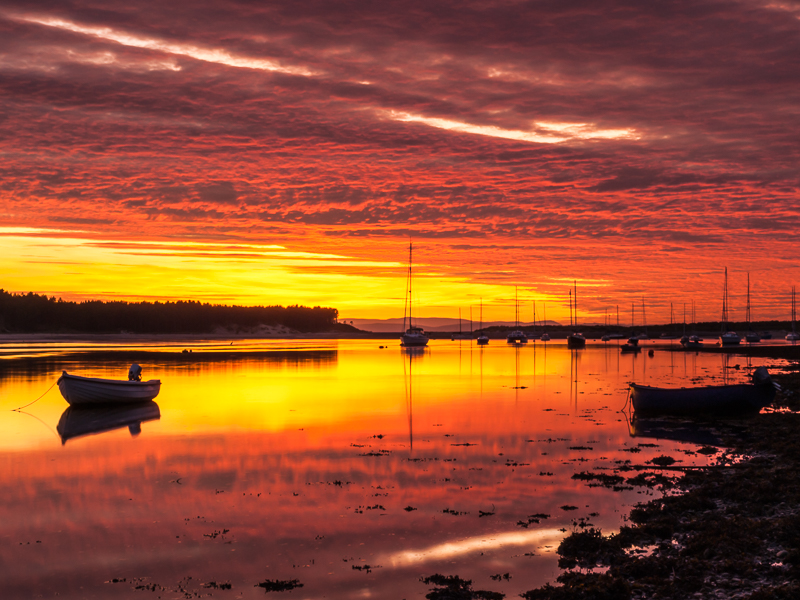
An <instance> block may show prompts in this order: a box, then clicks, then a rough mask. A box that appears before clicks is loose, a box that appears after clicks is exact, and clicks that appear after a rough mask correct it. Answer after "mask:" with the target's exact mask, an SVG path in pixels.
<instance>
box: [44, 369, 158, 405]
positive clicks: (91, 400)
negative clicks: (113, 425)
mask: <svg viewBox="0 0 800 600" xmlns="http://www.w3.org/2000/svg"><path fill="white" fill-rule="evenodd" d="M58 389H59V390H60V391H61V395H62V396H64V399H65V400H66V401H67V402H69V404H70V405H71V406H92V405H104V404H105V405H108V404H133V403H136V402H149V401H150V400H153V399H154V398H155V397H156V396H158V393H159V392H160V391H161V381H159V380H158V379H152V380H150V381H119V380H116V379H98V378H95V377H81V376H79V375H69V374H68V373H67V372H66V371H64V372H63V373H62V374H61V377H59V379H58Z"/></svg>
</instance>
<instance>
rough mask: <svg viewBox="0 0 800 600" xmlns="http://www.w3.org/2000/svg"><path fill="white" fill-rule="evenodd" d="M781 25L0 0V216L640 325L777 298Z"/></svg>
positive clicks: (701, 14) (792, 43)
mask: <svg viewBox="0 0 800 600" xmlns="http://www.w3.org/2000/svg"><path fill="white" fill-rule="evenodd" d="M791 6H792V5H788V4H787V5H771V4H768V3H767V4H762V3H757V2H756V3H741V2H732V1H715V2H711V1H708V2H706V1H700V2H675V3H671V4H669V5H666V6H650V5H642V4H641V3H639V2H623V3H619V2H615V3H600V4H597V3H592V2H578V3H572V4H570V5H569V6H564V5H563V3H557V2H550V1H546V2H506V1H500V0H496V1H489V2H483V3H466V4H465V3H457V4H456V3H454V2H451V1H439V2H435V3H430V2H422V1H421V0H420V1H417V0H410V2H402V3H401V2H393V1H389V2H385V3H380V4H374V3H361V2H357V1H354V2H351V3H347V4H345V5H341V4H339V5H336V6H333V5H330V3H326V2H321V1H316V0H311V1H310V2H307V3H303V4H302V5H297V6H295V5H290V4H287V3H280V2H270V1H267V2H260V3H257V4H253V3H246V2H236V1H232V2H226V3H220V2H216V1H211V0H199V1H198V2H197V3H194V4H193V5H192V6H191V7H184V6H178V5H168V4H165V3H163V2H149V1H145V2H143V3H137V4H136V6H133V5H130V4H129V3H123V2H119V1H117V0H109V2H106V3H104V5H103V8H102V10H100V9H98V8H97V7H96V6H95V5H94V4H91V3H89V2H87V1H86V0H69V1H67V2H55V1H50V0H46V1H45V2H43V3H38V4H37V7H36V9H35V10H36V12H33V11H32V9H31V8H30V6H29V5H28V3H23V2H21V1H18V0H9V1H8V2H7V3H6V5H5V9H4V10H5V13H3V14H4V15H5V16H0V55H2V57H3V60H2V62H0V102H2V103H3V108H4V110H3V113H2V115H0V153H2V157H3V160H2V161H0V199H2V204H0V214H2V218H3V223H4V224H5V225H8V226H15V227H27V228H33V229H36V228H42V227H50V228H56V229H66V230H82V231H85V232H87V233H86V235H89V236H90V237H92V236H93V237H96V238H98V239H104V240H108V239H118V240H119V241H122V242H127V241H129V240H135V241H152V242H154V243H160V242H162V241H171V240H175V239H180V240H190V241H194V242H198V243H207V242H208V243H221V244H226V243H235V244H242V245H245V246H246V245H248V244H254V245H257V244H264V243H266V244H278V245H282V246H285V247H286V248H287V249H288V251H304V252H309V253H311V254H323V255H327V254H330V255H337V256H350V257H355V258H359V259H361V260H365V261H366V260H373V259H375V260H377V261H379V262H386V263H395V262H396V261H397V258H398V256H399V254H398V253H401V254H402V246H403V244H405V243H406V241H407V239H408V237H409V236H411V237H414V238H415V239H418V240H420V242H421V249H420V252H421V256H422V255H423V254H424V252H425V250H423V247H424V246H428V247H429V249H430V250H429V252H430V257H429V259H430V262H431V263H432V264H433V263H435V262H436V260H435V259H438V260H440V261H441V264H439V265H438V267H437V268H438V269H439V270H440V271H441V272H446V273H448V274H449V275H452V276H453V277H459V278H460V277H464V278H473V277H476V275H475V274H476V273H480V274H481V275H480V277H481V278H491V279H492V281H497V282H502V284H504V285H510V284H512V283H522V284H525V283H526V282H527V283H529V284H531V285H533V284H534V282H536V284H537V285H540V286H541V291H542V293H545V292H546V293H548V294H552V295H559V294H562V292H561V291H560V289H559V288H558V284H556V283H551V284H546V283H541V282H547V281H549V282H557V281H559V280H560V279H562V278H566V279H570V278H572V277H574V276H576V275H581V276H585V277H586V278H589V279H603V278H606V277H610V278H611V279H612V280H613V281H614V282H616V283H615V285H614V286H612V287H615V289H617V290H619V294H620V297H621V298H620V300H619V302H620V303H624V302H627V301H629V300H628V298H627V296H631V297H640V296H641V295H642V294H643V293H646V294H647V295H648V297H652V298H653V302H654V303H659V304H660V305H661V306H662V310H664V311H666V310H667V309H666V308H664V307H666V306H667V305H668V302H669V299H668V296H669V295H670V294H672V293H673V292H667V291H665V290H679V293H681V294H684V295H685V294H689V293H694V292H691V288H692V286H689V285H688V284H687V283H686V282H689V281H693V280H694V281H697V280H698V279H699V278H707V277H708V275H707V274H708V273H709V272H712V271H713V270H714V269H719V267H720V265H723V264H728V266H729V267H730V269H731V272H732V273H736V272H739V273H744V272H745V271H751V272H752V273H753V279H754V281H761V282H763V287H764V288H765V289H767V288H769V289H778V288H779V287H780V286H781V285H783V282H785V281H787V280H788V279H792V278H800V271H798V267H797V266H796V265H795V264H794V258H793V257H794V256H795V254H796V252H795V250H794V243H795V240H794V237H795V236H794V231H795V229H796V224H797V223H798V222H800V201H798V197H800V196H799V195H798V192H799V191H800V171H798V169H797V164H798V162H800V142H798V139H800V138H798V136H797V131H800V111H798V110H797V107H798V106H800V90H799V89H798V87H797V85H796V73H797V71H798V69H799V68H800V21H798V19H797V17H796V12H793V10H788V8H791ZM59 235H61V234H59ZM509 241H513V242H514V243H515V244H521V245H522V249H521V250H519V251H515V252H494V251H488V250H487V251H485V252H480V251H477V253H478V254H479V257H475V256H474V254H475V252H476V251H474V250H472V251H468V250H460V249H459V248H460V247H464V246H468V245H472V246H480V247H483V246H485V247H486V248H491V247H503V246H506V245H508V242H509ZM234 253H235V251H234ZM332 268H339V267H332ZM387 268H388V269H391V267H387ZM637 278H638V279H642V280H645V279H647V281H643V282H642V284H641V286H642V289H638V290H637V289H633V288H632V286H630V285H629V284H628V282H629V281H631V280H636V279H637ZM648 281H649V282H648ZM656 282H658V283H656ZM694 287H695V288H696V287H697V286H694ZM701 287H702V288H703V290H704V291H702V292H696V293H701V294H704V295H705V300H704V302H705V303H706V305H707V307H708V310H709V314H710V313H711V311H712V308H713V307H715V306H716V304H718V302H717V300H718V299H717V298H716V296H715V295H714V294H713V292H712V291H708V292H706V291H705V286H701ZM684 290H687V291H684ZM343 293H344V292H343ZM754 293H755V294H756V300H757V301H760V296H759V294H763V295H764V296H763V302H764V306H765V307H769V310H770V311H773V312H774V313H775V314H778V311H779V310H780V306H781V303H782V300H780V299H779V298H778V297H777V296H775V297H773V294H772V292H770V293H767V292H766V291H764V292H762V291H760V290H755V292H754ZM464 301H466V300H464ZM612 302H614V298H613V297H611V296H604V295H602V294H599V293H598V295H597V296H596V297H593V296H591V295H590V296H589V297H587V298H586V304H585V309H586V310H590V309H591V310H595V311H599V310H601V309H602V308H603V307H604V306H608V305H609V303H612ZM713 310H714V311H716V308H713ZM765 310H766V308H765ZM654 314H658V309H655V308H654ZM665 314H668V313H666V312H665Z"/></svg>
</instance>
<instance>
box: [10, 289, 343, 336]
mask: <svg viewBox="0 0 800 600" xmlns="http://www.w3.org/2000/svg"><path fill="white" fill-rule="evenodd" d="M338 316H339V311H338V309H335V308H323V307H321V306H315V307H314V308H310V307H306V306H286V307H284V306H224V305H220V304H204V303H201V302H194V301H191V300H189V301H184V300H179V301H177V302H123V301H116V300H115V301H110V302H105V301H102V300H87V301H84V302H72V301H65V300H62V299H61V298H56V297H55V296H53V297H50V298H48V297H47V296H43V295H39V294H34V293H28V294H12V293H9V292H7V291H5V290H3V289H0V332H5V333H120V332H130V333H213V332H214V331H215V330H220V329H224V330H228V331H233V332H236V331H241V332H247V331H252V330H255V329H256V328H258V327H259V326H261V325H267V326H277V325H283V326H285V327H289V328H291V329H294V330H296V331H300V332H306V333H308V332H324V331H356V329H355V328H354V327H351V326H350V325H345V324H341V323H338V322H337V318H338Z"/></svg>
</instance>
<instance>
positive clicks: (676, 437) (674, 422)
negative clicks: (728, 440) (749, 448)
mask: <svg viewBox="0 0 800 600" xmlns="http://www.w3.org/2000/svg"><path fill="white" fill-rule="evenodd" d="M628 433H630V436H631V437H639V438H652V439H657V440H670V441H673V442H684V443H688V444H697V445H700V446H717V447H722V445H723V444H722V440H721V439H720V437H719V434H718V433H717V432H716V430H715V429H714V428H713V427H711V426H710V425H705V424H702V423H696V422H694V421H689V420H686V419H670V418H661V419H650V418H647V419H646V418H642V417H638V416H637V415H635V414H633V415H631V416H630V417H629V418H628Z"/></svg>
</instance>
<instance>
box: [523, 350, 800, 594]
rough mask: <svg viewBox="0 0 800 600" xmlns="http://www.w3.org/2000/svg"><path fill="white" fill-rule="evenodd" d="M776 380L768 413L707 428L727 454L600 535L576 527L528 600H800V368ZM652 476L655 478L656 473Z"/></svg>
mask: <svg viewBox="0 0 800 600" xmlns="http://www.w3.org/2000/svg"><path fill="white" fill-rule="evenodd" d="M797 368H798V366H797V365H794V366H793V367H791V369H792V370H791V371H789V372H787V373H785V374H783V375H778V376H775V377H774V379H775V380H776V381H777V382H778V383H780V385H781V386H782V387H783V391H782V392H780V393H779V394H778V397H777V398H776V401H775V405H774V407H773V409H772V410H770V411H768V412H764V413H762V414H759V415H756V416H754V417H752V418H749V419H744V420H730V421H724V422H719V421H714V422H713V423H709V425H713V426H714V428H715V429H716V430H717V431H718V432H719V433H720V435H721V436H722V438H723V442H724V444H725V446H726V448H727V450H726V451H725V452H723V453H722V454H721V456H720V457H719V458H718V460H717V464H716V465H715V466H714V468H708V469H693V470H689V471H687V472H686V474H685V475H684V476H683V477H682V478H681V479H679V480H678V481H677V482H675V483H674V484H671V483H662V484H661V485H666V486H670V485H674V486H675V489H674V490H670V491H669V492H668V493H666V494H665V495H664V496H663V497H661V498H658V499H655V500H651V501H650V502H647V503H646V504H642V505H639V506H637V507H635V508H634V509H633V511H632V512H631V515H630V522H631V525H630V526H626V527H623V528H622V529H621V530H620V532H619V533H618V534H615V535H611V536H604V535H603V534H602V532H600V531H597V530H595V529H588V530H584V531H575V532H573V533H572V534H571V535H569V536H568V537H567V538H565V539H564V541H563V542H562V544H561V545H560V547H559V549H558V553H559V557H560V558H559V566H560V567H561V568H564V569H567V570H566V571H565V572H564V573H563V574H562V575H561V576H560V577H559V579H558V582H559V584H560V585H555V586H554V585H546V586H544V587H542V588H539V589H536V590H530V591H528V592H526V593H524V594H522V597H523V598H526V600H565V599H567V598H569V599H572V600H582V599H587V600H588V599H589V598H592V599H594V600H627V599H637V600H638V599H645V598H648V599H649V598H659V599H662V600H668V599H675V600H678V599H686V598H698V599H700V598H703V599H705V598H709V599H711V598H714V599H722V598H726V599H727V598H731V599H733V598H735V599H742V600H762V599H763V600H766V599H768V598H770V599H783V598H786V599H789V598H800V436H798V431H799V430H800V414H797V412H796V411H798V410H800V372H798V371H797ZM654 472H658V471H657V470H654Z"/></svg>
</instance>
